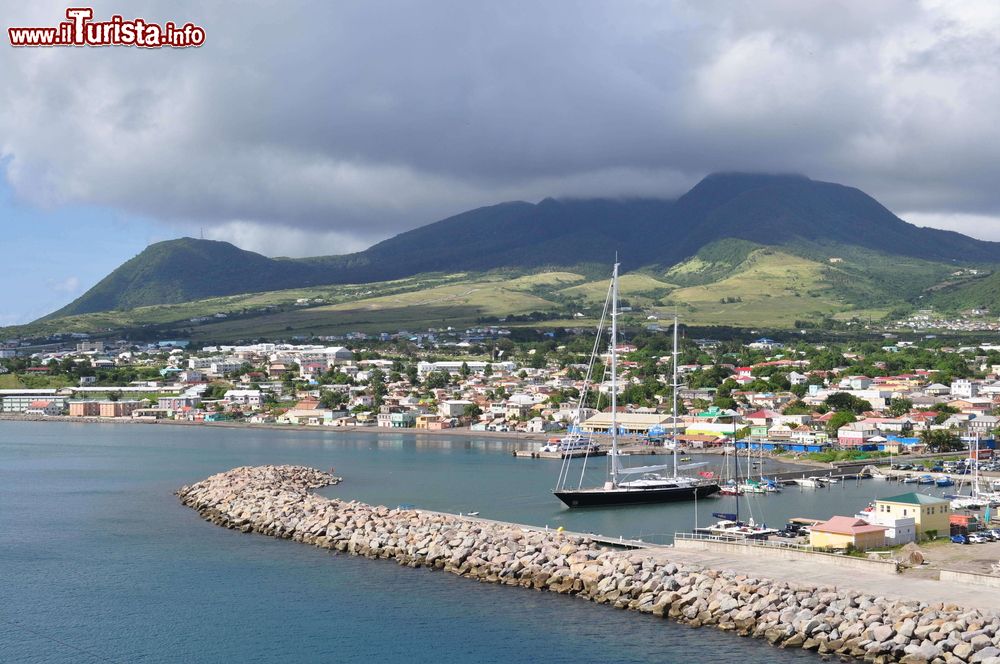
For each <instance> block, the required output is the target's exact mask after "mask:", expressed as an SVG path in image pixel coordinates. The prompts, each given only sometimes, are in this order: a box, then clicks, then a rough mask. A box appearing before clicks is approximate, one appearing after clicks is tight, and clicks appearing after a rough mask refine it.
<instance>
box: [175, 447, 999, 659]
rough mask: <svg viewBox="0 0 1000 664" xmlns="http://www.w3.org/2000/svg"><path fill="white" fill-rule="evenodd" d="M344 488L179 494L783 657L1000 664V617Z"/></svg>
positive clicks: (291, 469)
mask: <svg viewBox="0 0 1000 664" xmlns="http://www.w3.org/2000/svg"><path fill="white" fill-rule="evenodd" d="M338 481H339V480H338V479H337V478H335V477H333V476H332V475H330V474H329V473H324V472H322V471H318V470H315V469H312V468H306V467H301V466H261V467H241V468H236V469H233V470H231V471H228V472H226V473H220V474H218V475H213V476H212V477H209V478H207V479H206V480H204V481H202V482H198V483H197V484H193V485H191V486H186V487H182V488H181V489H179V490H178V492H177V495H178V497H179V498H180V500H181V502H182V503H183V504H184V505H187V506H188V507H191V508H193V509H195V510H197V511H198V513H199V514H200V515H201V516H202V517H203V518H205V519H206V520H208V521H210V522H212V523H215V524H217V525H221V526H224V527H227V528H232V529H236V530H240V531H242V532H245V533H251V532H253V533H260V534H263V535H270V536H273V537H278V538H284V539H291V540H295V541H299V542H304V543H308V544H312V545H314V546H317V547H321V548H324V549H329V550H332V551H340V552H346V553H349V554H353V555H359V556H367V557H369V558H382V559H390V560H395V561H396V562H398V563H399V564H401V565H406V566H409V567H427V568H431V569H440V570H444V571H448V572H451V573H453V574H457V575H460V576H464V577H468V578H471V579H477V580H479V581H481V582H486V583H497V584H504V585H511V586H520V587H522V588H533V589H537V590H548V591H550V592H558V593H564V594H571V595H577V596H579V597H581V598H584V599H588V600H590V601H593V602H597V603H599V604H608V605H611V606H614V607H616V608H621V609H630V610H635V611H639V612H642V613H647V614H652V615H655V616H661V617H666V618H671V619H674V620H676V621H679V622H682V623H686V624H688V625H691V626H696V627H698V626H709V625H711V626H715V627H717V628H719V629H723V630H729V631H734V632H736V633H738V634H741V635H744V636H753V637H757V638H763V639H767V640H768V641H769V642H770V643H772V644H776V645H780V646H782V647H799V648H805V649H808V650H815V651H818V652H820V653H830V654H834V653H836V654H841V655H845V656H850V657H856V658H864V659H866V660H867V661H872V662H902V663H904V664H917V663H921V662H923V663H929V662H952V661H956V662H973V661H975V662H979V661H982V662H986V663H987V664H1000V616H998V615H997V614H995V613H992V612H986V611H982V610H978V609H963V608H961V607H959V606H956V605H954V604H935V605H928V604H926V603H922V602H918V601H912V600H899V599H887V598H884V597H879V596H874V595H870V594H866V593H863V592H859V591H856V590H849V589H839V590H838V589H837V588H835V587H832V586H823V585H820V586H817V585H815V584H810V583H805V582H788V581H777V580H770V579H765V578H757V577H752V576H749V575H746V574H740V573H739V572H736V571H732V570H721V571H720V570H714V569H707V568H704V567H701V566H699V565H693V564H689V563H683V562H679V561H678V562H670V561H665V560H663V559H660V558H654V557H653V556H652V555H650V553H649V552H644V551H643V550H642V549H639V550H634V551H621V550H613V549H610V548H606V547H602V546H600V545H599V544H598V543H597V542H595V541H593V540H592V539H590V538H588V537H587V536H584V535H577V534H567V533H560V532H558V531H540V530H538V529H533V528H527V527H522V526H519V525H517V524H509V523H503V522H490V521H483V520H477V519H470V518H468V517H456V516H453V515H448V514H440V513H432V512H423V511H420V510H414V509H399V508H396V509H390V508H387V507H378V506H371V505H367V504H364V503H360V502H356V501H350V502H348V501H343V500H337V499H329V498H324V497H322V496H318V495H316V494H314V493H312V490H313V489H315V488H318V487H321V486H326V485H329V484H334V483H337V482H338Z"/></svg>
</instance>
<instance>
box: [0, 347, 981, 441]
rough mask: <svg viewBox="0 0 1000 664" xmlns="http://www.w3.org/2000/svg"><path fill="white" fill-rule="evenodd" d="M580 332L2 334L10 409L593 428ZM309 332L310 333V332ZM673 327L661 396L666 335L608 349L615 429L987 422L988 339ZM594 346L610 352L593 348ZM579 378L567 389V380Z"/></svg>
mask: <svg viewBox="0 0 1000 664" xmlns="http://www.w3.org/2000/svg"><path fill="white" fill-rule="evenodd" d="M583 332H584V331H576V333H573V332H572V331H571V332H569V333H565V332H564V333H563V335H562V337H561V338H559V339H556V338H554V337H555V334H551V333H550V334H551V336H552V338H546V337H543V339H542V340H541V341H530V342H518V341H513V340H511V338H510V334H511V333H510V331H509V330H506V329H503V328H485V329H468V330H450V329H448V330H430V331H428V332H426V333H421V334H413V333H409V332H406V333H400V334H398V335H382V336H381V337H367V336H366V335H361V334H357V335H353V336H352V335H348V336H346V337H344V338H340V339H337V340H336V341H339V342H340V343H342V344H344V345H333V344H332V343H330V342H329V341H328V342H327V343H322V342H320V343H254V344H247V345H229V346H221V345H215V346H213V345H209V346H202V347H198V348H193V347H190V346H189V345H188V344H187V343H186V342H182V341H161V342H158V343H153V344H134V343H129V342H126V341H118V342H106V341H90V340H78V341H70V342H68V343H65V342H64V343H63V344H62V347H61V348H49V349H46V350H40V351H38V350H36V351H34V352H30V353H26V352H24V351H23V350H21V349H20V348H18V347H16V346H14V347H11V346H6V347H4V350H2V351H0V353H2V355H0V385H3V389H0V412H2V413H3V414H4V415H7V416H17V415H20V416H34V417H69V418H101V419H109V420H110V419H123V418H126V419H131V420H136V421H157V420H178V421H187V422H222V421H229V422H246V423H250V424H275V425H301V426H312V427H333V428H351V427H373V428H379V429H414V430H430V431H440V430H445V429H453V428H464V429H466V430H468V431H473V432H515V433H524V434H540V435H545V434H550V433H552V434H555V433H559V432H565V431H566V430H567V429H576V430H579V431H580V432H584V433H596V434H602V433H603V434H606V433H607V432H608V430H609V428H610V426H611V418H610V412H609V411H610V408H609V403H610V401H609V399H608V392H609V390H610V382H609V381H608V380H607V377H606V376H604V377H595V378H592V379H591V382H592V383H593V386H592V389H591V390H590V391H589V392H587V391H586V390H585V389H584V388H585V380H586V377H585V375H584V374H585V372H586V370H587V366H586V364H585V357H583V355H584V353H583V352H582V351H581V349H582V348H583V347H584V345H585V344H586V343H587V342H588V341H589V339H588V335H587V334H585V333H583ZM317 341H319V340H317ZM934 341H936V340H933V341H929V342H926V343H919V342H915V341H903V340H886V341H885V342H884V343H879V344H876V343H872V342H858V343H853V344H852V343H846V344H838V345H825V344H809V343H804V342H797V341H795V340H793V342H788V343H781V342H778V341H775V340H773V339H768V338H758V339H754V340H751V341H747V342H743V343H740V342H732V341H730V342H725V343H724V342H721V341H716V340H711V339H692V340H684V343H683V344H682V349H681V351H680V352H679V354H678V366H677V373H678V376H679V385H678V391H677V397H678V404H679V410H678V413H677V414H676V417H675V415H674V414H673V413H672V412H671V397H672V385H671V372H672V371H673V367H672V365H671V363H672V356H671V353H670V352H669V348H668V347H667V344H669V335H668V334H666V333H659V332H640V333H638V334H636V335H634V338H633V339H630V340H628V341H626V342H620V343H619V345H618V347H617V349H616V350H617V352H618V354H619V356H620V357H621V358H622V360H621V362H620V365H621V366H620V371H621V376H620V380H619V383H618V395H617V396H618V411H617V413H616V418H615V419H616V421H617V426H618V428H619V433H620V434H621V435H623V436H629V437H632V438H634V439H636V440H642V441H645V442H650V441H652V442H655V441H657V440H663V439H664V438H666V437H669V438H670V439H672V440H673V439H676V440H677V441H679V442H680V443H681V444H682V445H683V446H684V447H687V448H692V449H701V448H715V447H720V446H723V445H727V444H731V443H733V442H737V443H743V444H747V445H752V446H753V447H754V448H756V449H763V450H765V451H775V450H780V451H785V452H793V453H804V454H805V453H808V454H819V455H822V454H827V455H830V456H831V457H833V456H836V455H838V454H840V455H841V456H844V455H846V454H848V453H864V452H867V453H884V454H888V453H892V454H902V453H907V452H921V451H927V450H928V449H929V448H931V449H933V450H934V451H950V450H952V449H955V450H957V449H960V448H963V447H967V445H966V444H963V442H962V441H963V440H967V439H968V438H969V437H971V436H975V437H977V438H978V440H979V444H980V447H981V449H982V450H984V454H985V453H986V452H985V450H991V449H992V448H993V443H994V438H995V436H994V432H995V431H996V430H997V429H1000V418H998V416H997V414H996V413H997V412H998V410H1000V345H996V344H990V343H979V344H976V345H964V346H947V345H942V344H941V343H934ZM605 355H607V353H605ZM584 392H586V396H585V398H584V399H583V400H582V401H581V399H580V395H581V393H584Z"/></svg>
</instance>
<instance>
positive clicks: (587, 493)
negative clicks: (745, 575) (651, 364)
mask: <svg viewBox="0 0 1000 664" xmlns="http://www.w3.org/2000/svg"><path fill="white" fill-rule="evenodd" d="M618 313H619V312H618V263H617V262H615V266H614V270H613V272H612V276H611V285H610V286H609V291H608V298H607V300H606V301H605V307H604V312H603V313H602V315H601V324H600V325H599V326H598V328H597V338H596V340H595V342H594V349H593V352H592V353H591V358H590V365H589V367H588V369H587V377H586V379H585V381H584V386H585V387H584V394H582V395H581V397H580V398H581V403H582V400H583V398H584V396H585V394H586V386H587V385H588V384H589V383H590V379H591V376H592V375H593V371H594V365H595V364H596V363H597V360H598V359H600V353H599V352H598V351H599V349H600V341H601V336H602V330H603V328H604V324H605V321H606V320H607V319H608V318H610V344H609V345H610V348H611V351H610V355H611V367H610V369H611V389H610V395H611V451H610V453H609V454H608V457H607V458H608V478H607V481H605V482H604V484H603V485H601V486H597V487H592V488H583V486H582V484H583V479H584V476H585V471H586V466H585V465H584V471H583V472H581V473H580V480H579V484H578V485H577V487H575V488H572V487H568V486H567V480H568V478H569V467H570V461H569V459H564V460H563V465H562V468H561V470H560V472H559V480H558V482H557V484H556V489H555V490H554V491H553V493H554V494H555V496H556V497H557V498H559V500H561V501H562V502H563V503H565V504H566V506H567V507H596V506H606V505H631V504H639V503H664V502H674V501H682V500H695V499H697V498H703V497H706V496H710V495H712V494H714V493H717V492H718V491H719V484H718V483H717V482H716V481H715V480H714V479H711V478H710V477H689V476H686V475H679V474H678V472H677V471H678V466H677V456H678V455H677V440H676V435H677V387H678V384H677V361H678V356H679V355H680V353H679V352H678V350H677V319H676V318H674V351H673V369H674V381H673V382H674V389H673V395H674V396H673V398H674V401H673V424H674V426H673V428H672V435H673V436H675V438H674V440H673V443H674V454H673V472H670V470H669V467H668V466H667V465H666V464H663V465H649V466H632V467H629V466H625V465H623V463H622V457H623V455H621V454H620V453H619V450H618V433H619V432H618V418H617V413H618ZM586 462H587V458H586V457H585V458H584V461H583V463H584V464H586ZM695 465H701V464H691V465H690V466H689V467H694V466H695ZM574 476H575V474H574Z"/></svg>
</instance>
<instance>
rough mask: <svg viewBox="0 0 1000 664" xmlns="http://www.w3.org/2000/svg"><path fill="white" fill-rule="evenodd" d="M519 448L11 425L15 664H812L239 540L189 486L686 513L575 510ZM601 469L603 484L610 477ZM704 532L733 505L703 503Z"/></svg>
mask: <svg viewBox="0 0 1000 664" xmlns="http://www.w3.org/2000/svg"><path fill="white" fill-rule="evenodd" d="M513 445H516V443H511V442H507V441H498V440H479V441H477V440H474V439H463V438H452V437H441V438H416V437H414V436H410V435H403V434H400V435H395V434H335V433H327V432H308V433H301V432H290V431H261V430H242V429H211V428H204V427H201V428H195V427H192V428H186V427H171V426H123V425H84V424H67V423H41V424H40V423H19V422H0V662H284V661H288V662H333V661H351V662H354V661H366V662H388V663H395V662H440V663H444V662H535V661H538V662H575V663H579V662H599V661H600V662H607V661H615V662H692V661H699V662H700V661H721V662H726V661H735V660H737V659H738V660H741V661H744V662H791V661H817V658H816V657H815V656H814V655H811V654H808V653H802V652H795V651H783V650H778V649H775V648H771V647H770V646H768V645H767V644H766V643H762V642H757V641H753V640H749V639H741V638H739V637H736V636H733V635H731V634H726V633H722V632H718V631H715V630H712V629H702V630H695V629H691V628H688V627H684V626H680V625H676V624H673V623H670V622H668V621H664V620H661V619H658V618H652V617H648V616H641V615H638V614H635V613H631V612H625V611H616V610H613V609H610V608H608V607H603V606H597V605H593V604H591V603H589V602H585V601H582V600H578V599H575V598H571V597H565V596H558V595H549V594H547V593H539V592H534V591H527V590H521V589H514V588H506V587H496V586H491V585H487V584H479V583H475V582H473V581H470V580H467V579H461V578H458V577H454V576H452V575H450V574H444V573H440V572H430V571H427V570H413V569H408V568H402V567H399V566H398V565H396V564H395V563H392V562H386V561H371V560H367V559H356V558H353V557H350V556H346V555H335V554H331V553H330V552H327V551H322V550H319V549H315V548H313V547H309V546H305V545H301V544H298V543H294V542H288V541H284V540H274V539H270V538H267V537H262V536H256V535H243V534H240V533H237V532H233V531H229V530H225V529H222V528H219V527H217V526H213V525H211V524H208V523H207V522H204V521H202V520H201V519H200V518H199V517H198V515H197V514H196V513H195V512H193V511H192V510H190V509H187V508H184V507H182V506H181V505H180V504H179V503H178V501H177V499H176V497H175V496H174V495H173V493H172V492H173V491H174V490H175V489H177V488H178V487H179V486H181V485H183V484H187V483H191V482H194V481H198V480H200V479H203V478H204V477H206V476H208V475H210V474H212V473H215V472H220V471H223V470H227V469H229V468H232V467H235V466H240V465H256V464H264V463H297V464H308V465H312V466H315V467H318V468H324V469H328V468H330V467H335V468H336V470H337V472H338V474H342V475H343V476H344V477H345V482H344V484H342V485H340V486H338V487H331V488H329V489H326V490H325V493H327V494H328V495H340V496H344V497H348V498H358V499H360V500H364V501H366V502H373V503H382V504H388V505H395V504H398V503H404V502H407V503H415V504H417V505H419V506H421V507H426V508H429V509H440V510H450V511H456V512H458V511H470V510H478V511H480V512H481V513H482V516H484V517H490V518H497V519H505V520H513V521H519V522H526V523H533V524H538V525H545V524H549V525H551V526H553V527H555V526H558V525H564V526H566V527H567V528H569V529H573V530H581V531H593V532H602V533H606V534H613V535H618V534H622V535H625V536H628V537H633V536H646V537H648V538H649V539H656V538H657V537H658V536H662V535H664V534H666V533H672V532H674V531H675V530H678V529H687V528H690V526H691V525H692V523H693V521H694V506H693V505H691V504H682V505H671V506H651V507H632V508H616V509H602V510H597V511H582V512H578V511H573V512H570V511H568V510H566V509H564V508H562V507H561V506H560V504H559V503H558V501H556V500H555V499H554V498H553V497H552V496H551V494H550V493H549V492H550V490H551V488H552V484H553V482H554V477H555V474H556V472H557V465H556V464H555V463H554V462H545V461H538V460H534V461H533V460H523V459H514V458H513V457H512V456H511V451H512V449H513ZM602 463H603V462H599V463H597V464H596V465H595V468H594V470H595V474H594V481H596V480H597V479H598V477H599V472H597V471H600V470H601V468H602V467H603V466H602V465H601V464H602ZM899 490H900V488H899V487H892V486H889V487H886V486H884V485H882V486H879V485H877V484H876V483H874V482H869V483H867V484H865V483H862V484H861V485H860V486H858V485H845V486H842V487H837V488H834V489H831V490H827V491H816V490H812V491H800V490H798V489H795V490H791V491H788V492H786V493H785V494H783V495H781V496H767V497H764V498H761V499H760V500H758V501H756V505H755V508H756V510H757V511H758V512H760V511H763V512H764V513H763V514H761V515H760V516H761V517H763V518H764V520H771V521H772V522H773V523H778V522H780V521H782V520H783V519H784V518H786V517H787V516H790V515H798V514H812V513H814V512H815V513H818V514H821V515H822V514H830V513H831V511H840V512H842V513H850V512H849V511H846V510H850V509H856V508H857V507H861V506H863V505H864V504H865V503H866V502H867V501H868V500H869V499H870V498H871V495H869V494H872V495H874V494H875V493H881V494H883V495H884V494H885V493H886V492H890V493H891V492H894V491H895V492H898V491H899ZM701 502H702V503H704V504H699V506H698V509H699V511H700V512H702V516H701V517H700V518H702V519H703V520H707V519H708V517H709V513H710V512H711V511H713V510H716V511H717V510H725V511H729V509H730V507H731V506H730V505H728V503H727V502H726V501H723V500H714V501H713V500H706V501H701Z"/></svg>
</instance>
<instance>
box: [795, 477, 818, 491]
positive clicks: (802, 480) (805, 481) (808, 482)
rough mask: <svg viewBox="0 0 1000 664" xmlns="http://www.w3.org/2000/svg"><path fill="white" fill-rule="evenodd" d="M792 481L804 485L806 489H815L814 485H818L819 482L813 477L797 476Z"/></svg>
mask: <svg viewBox="0 0 1000 664" xmlns="http://www.w3.org/2000/svg"><path fill="white" fill-rule="evenodd" d="M792 481H793V482H795V483H796V484H798V485H799V486H804V487H806V488H808V489H815V488H816V487H818V486H819V482H817V481H816V478H814V477H797V478H795V479H793V480H792Z"/></svg>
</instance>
